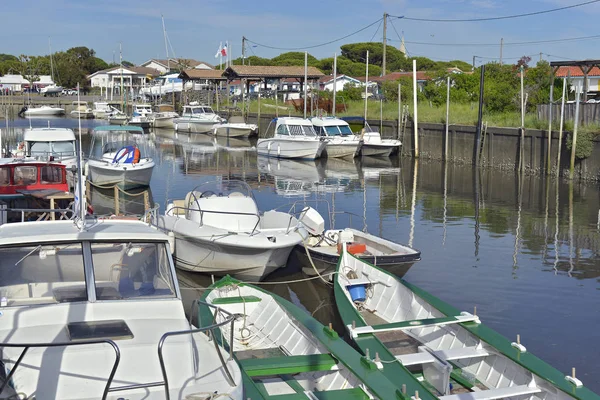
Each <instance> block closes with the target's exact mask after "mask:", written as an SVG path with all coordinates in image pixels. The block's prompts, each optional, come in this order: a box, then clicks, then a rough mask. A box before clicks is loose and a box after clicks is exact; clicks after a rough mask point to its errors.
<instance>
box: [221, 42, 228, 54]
mask: <svg viewBox="0 0 600 400" xmlns="http://www.w3.org/2000/svg"><path fill="white" fill-rule="evenodd" d="M221 55H222V56H223V57H227V42H225V46H224V47H223V48H221Z"/></svg>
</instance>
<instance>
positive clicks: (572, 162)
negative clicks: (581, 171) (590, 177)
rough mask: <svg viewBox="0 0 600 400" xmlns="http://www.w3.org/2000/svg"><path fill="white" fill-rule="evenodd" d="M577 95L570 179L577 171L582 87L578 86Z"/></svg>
mask: <svg viewBox="0 0 600 400" xmlns="http://www.w3.org/2000/svg"><path fill="white" fill-rule="evenodd" d="M575 92H576V95H575V122H574V123H573V140H572V141H571V165H570V166H569V179H570V180H573V173H574V172H575V152H576V150H577V126H578V125H579V96H580V94H581V88H580V87H578V88H577V89H576V90H575Z"/></svg>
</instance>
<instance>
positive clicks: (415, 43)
mask: <svg viewBox="0 0 600 400" xmlns="http://www.w3.org/2000/svg"><path fill="white" fill-rule="evenodd" d="M598 1H600V0H598ZM590 39H600V35H591V36H578V37H572V38H564V39H548V40H531V41H527V42H504V46H523V45H529V44H543V43H562V42H574V41H579V40H590ZM404 43H408V44H414V45H421V46H461V47H489V46H500V43H435V42H412V41H405V42H404Z"/></svg>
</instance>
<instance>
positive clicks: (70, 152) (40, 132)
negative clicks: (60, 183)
mask: <svg viewBox="0 0 600 400" xmlns="http://www.w3.org/2000/svg"><path fill="white" fill-rule="evenodd" d="M23 144H24V147H25V149H24V150H25V156H27V157H35V158H36V159H39V160H51V161H53V160H57V161H66V160H75V159H76V157H77V146H76V139H75V133H74V132H73V131H72V130H71V129H66V128H31V129H27V130H26V131H25V133H24V135H23Z"/></svg>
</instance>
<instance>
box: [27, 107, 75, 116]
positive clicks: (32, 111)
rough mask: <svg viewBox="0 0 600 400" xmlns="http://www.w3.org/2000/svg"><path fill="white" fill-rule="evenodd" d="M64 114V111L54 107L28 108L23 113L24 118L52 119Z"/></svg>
mask: <svg viewBox="0 0 600 400" xmlns="http://www.w3.org/2000/svg"><path fill="white" fill-rule="evenodd" d="M64 114H65V110H63V109H62V108H56V107H40V108H29V109H27V110H26V111H24V112H23V115H24V116H26V117H52V116H59V115H64Z"/></svg>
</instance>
